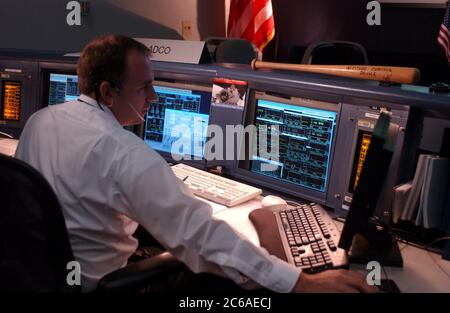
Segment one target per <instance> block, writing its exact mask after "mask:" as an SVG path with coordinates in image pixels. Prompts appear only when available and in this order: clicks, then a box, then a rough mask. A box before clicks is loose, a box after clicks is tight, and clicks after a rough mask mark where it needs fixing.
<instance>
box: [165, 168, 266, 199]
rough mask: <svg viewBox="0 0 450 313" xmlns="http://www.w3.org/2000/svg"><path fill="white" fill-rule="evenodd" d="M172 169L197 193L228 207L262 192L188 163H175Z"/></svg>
mask: <svg viewBox="0 0 450 313" xmlns="http://www.w3.org/2000/svg"><path fill="white" fill-rule="evenodd" d="M172 170H173V172H174V173H175V176H177V177H178V178H179V179H181V180H183V181H184V183H185V184H186V185H187V186H188V187H189V188H190V189H191V191H192V192H193V193H194V194H195V195H197V196H199V197H201V198H205V199H208V200H211V201H214V202H216V203H219V204H223V205H225V206H227V207H232V206H235V205H238V204H240V203H243V202H246V201H248V200H250V199H253V198H254V197H256V196H258V195H260V194H261V192H262V190H261V189H258V188H255V187H252V186H249V185H246V184H242V183H239V182H236V181H234V180H231V179H228V178H224V177H221V176H219V175H215V174H212V173H209V172H206V171H202V170H199V169H197V168H195V167H192V166H188V165H186V164H181V163H180V164H177V165H173V166H172Z"/></svg>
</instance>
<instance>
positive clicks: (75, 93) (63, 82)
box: [47, 72, 80, 105]
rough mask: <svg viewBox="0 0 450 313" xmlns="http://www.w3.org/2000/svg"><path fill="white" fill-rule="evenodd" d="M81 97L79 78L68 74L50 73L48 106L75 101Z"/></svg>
mask: <svg viewBox="0 0 450 313" xmlns="http://www.w3.org/2000/svg"><path fill="white" fill-rule="evenodd" d="M79 96H80V90H79V89H78V76H77V75H74V74H68V73H56V72H50V73H48V101H47V104H48V105H53V104H58V103H63V102H67V101H73V100H76V99H78V98H79Z"/></svg>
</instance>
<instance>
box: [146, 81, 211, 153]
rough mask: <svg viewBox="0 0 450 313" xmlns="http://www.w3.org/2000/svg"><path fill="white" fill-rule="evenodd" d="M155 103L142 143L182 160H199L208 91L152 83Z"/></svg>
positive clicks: (150, 111)
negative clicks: (155, 95)
mask: <svg viewBox="0 0 450 313" xmlns="http://www.w3.org/2000/svg"><path fill="white" fill-rule="evenodd" d="M154 88H155V92H156V94H157V96H158V99H157V101H155V102H154V103H152V104H151V105H150V108H149V110H148V112H147V116H146V121H145V129H144V141H145V142H146V143H147V144H148V145H149V146H150V147H152V148H153V149H154V150H156V151H158V152H161V153H163V154H164V155H166V156H168V155H170V156H172V157H174V156H176V158H178V159H179V158H182V159H183V160H202V159H203V158H204V147H205V143H206V139H207V129H208V124H209V114H210V107H211V87H208V86H202V85H190V84H182V83H167V82H155V83H154Z"/></svg>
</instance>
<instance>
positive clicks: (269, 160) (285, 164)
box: [237, 92, 338, 201]
mask: <svg viewBox="0 0 450 313" xmlns="http://www.w3.org/2000/svg"><path fill="white" fill-rule="evenodd" d="M337 112H338V103H332V102H325V101H321V100H315V99H309V98H299V97H289V96H281V95H280V96H272V95H270V94H266V93H264V92H255V95H254V96H253V97H252V100H251V101H250V103H249V106H248V112H247V118H246V125H247V127H249V126H250V125H253V126H254V129H255V132H254V134H253V135H252V138H253V139H252V140H247V141H246V143H245V144H244V145H245V148H246V153H245V154H246V160H245V161H240V162H239V170H238V171H237V173H238V176H239V177H241V178H243V179H246V178H247V177H248V178H249V180H250V181H254V182H255V183H259V184H261V185H263V186H267V187H270V188H273V189H277V190H280V191H282V192H287V193H291V194H293V195H295V196H300V197H304V198H308V196H309V199H310V200H314V201H324V199H325V198H326V192H327V187H328V182H329V178H330V172H331V167H332V157H333V147H334V139H335V129H336V123H337ZM243 170H244V171H243Z"/></svg>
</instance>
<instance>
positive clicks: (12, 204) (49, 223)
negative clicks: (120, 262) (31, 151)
mask: <svg viewBox="0 0 450 313" xmlns="http://www.w3.org/2000/svg"><path fill="white" fill-rule="evenodd" d="M0 200H1V209H0V238H1V239H0V291H8V292H79V291H80V287H79V286H69V285H68V284H67V275H68V274H69V272H70V271H71V270H72V269H70V270H68V269H66V266H67V264H68V262H70V261H73V260H74V256H73V253H72V249H71V247H70V242H69V238H68V234H67V229H66V225H65V221H64V217H63V214H62V210H61V206H60V203H59V201H58V199H57V197H56V195H55V193H54V191H53V189H52V187H51V186H50V184H49V183H48V182H47V181H46V180H45V178H44V177H43V176H42V175H41V174H40V173H39V172H38V171H37V170H35V169H34V168H32V167H31V166H29V165H28V164H26V163H25V162H23V161H21V160H19V159H15V158H12V157H8V156H5V155H1V154H0ZM183 266H184V265H183V264H182V263H181V262H179V261H178V260H176V259H175V258H174V257H173V256H172V255H171V254H170V253H168V252H164V253H162V254H159V255H157V256H155V257H152V258H149V259H146V260H143V261H140V262H136V263H133V264H130V265H127V266H126V267H124V268H121V269H118V270H116V271H114V272H112V273H109V274H107V275H105V276H104V277H103V278H102V279H101V280H100V282H99V284H98V287H97V290H98V291H103V292H114V291H128V292H133V291H138V290H140V289H142V288H144V287H145V286H147V285H148V284H149V283H150V282H151V281H156V280H158V279H163V278H165V277H166V276H168V275H170V274H172V273H174V272H175V271H178V270H179V269H180V268H182V267H183Z"/></svg>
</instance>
